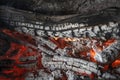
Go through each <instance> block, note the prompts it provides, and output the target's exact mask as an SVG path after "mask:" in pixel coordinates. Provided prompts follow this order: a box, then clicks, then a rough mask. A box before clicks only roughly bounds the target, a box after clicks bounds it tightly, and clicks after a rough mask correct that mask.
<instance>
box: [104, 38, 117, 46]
mask: <svg viewBox="0 0 120 80" xmlns="http://www.w3.org/2000/svg"><path fill="white" fill-rule="evenodd" d="M115 41H116V40H115V39H110V40H107V41H106V42H104V43H103V45H104V46H109V45H110V44H112V43H114V42H115Z"/></svg>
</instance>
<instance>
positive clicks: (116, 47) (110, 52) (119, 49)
mask: <svg viewBox="0 0 120 80" xmlns="http://www.w3.org/2000/svg"><path fill="white" fill-rule="evenodd" d="M119 56H120V41H119V40H118V41H116V42H114V43H112V44H111V45H110V46H108V47H107V48H105V49H104V50H103V51H102V52H101V53H96V56H95V58H96V60H97V61H98V62H100V63H103V64H110V63H112V62H113V61H115V60H116V59H118V58H119Z"/></svg>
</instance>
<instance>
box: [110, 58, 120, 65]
mask: <svg viewBox="0 0 120 80" xmlns="http://www.w3.org/2000/svg"><path fill="white" fill-rule="evenodd" d="M119 66H120V59H117V60H115V61H114V62H113V63H112V67H119Z"/></svg>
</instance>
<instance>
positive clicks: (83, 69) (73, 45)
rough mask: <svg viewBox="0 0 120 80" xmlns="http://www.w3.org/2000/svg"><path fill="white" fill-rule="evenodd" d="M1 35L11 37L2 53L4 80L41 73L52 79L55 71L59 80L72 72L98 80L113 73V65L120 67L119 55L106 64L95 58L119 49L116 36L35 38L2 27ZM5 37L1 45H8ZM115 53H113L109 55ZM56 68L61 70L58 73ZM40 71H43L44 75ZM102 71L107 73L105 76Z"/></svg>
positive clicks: (22, 78)
mask: <svg viewBox="0 0 120 80" xmlns="http://www.w3.org/2000/svg"><path fill="white" fill-rule="evenodd" d="M1 34H3V35H4V36H5V37H4V39H7V38H9V39H10V44H9V47H10V48H9V49H8V50H7V51H6V53H4V55H1V56H0V61H1V63H0V67H2V69H1V73H2V74H4V75H1V76H0V79H1V80H13V79H14V80H25V78H26V77H27V76H28V75H30V76H31V78H32V75H33V78H35V77H38V76H39V75H40V76H42V77H44V78H45V79H46V80H47V77H50V78H51V79H52V78H53V77H52V76H53V73H54V76H55V77H56V78H57V79H60V80H67V79H68V78H70V77H71V76H70V75H71V74H73V72H74V74H75V75H80V76H89V77H90V78H91V79H95V78H96V77H99V76H104V75H106V74H107V75H108V74H109V75H110V73H105V71H108V70H110V68H111V67H112V68H117V67H120V60H119V59H118V58H119V56H118V57H117V56H116V55H115V56H114V57H115V58H113V60H111V61H110V62H109V63H105V64H103V63H101V62H99V60H97V59H96V56H97V58H99V59H101V61H102V59H104V58H105V59H106V58H107V57H102V55H101V54H103V52H105V51H106V52H107V51H108V52H109V49H110V50H111V51H113V50H115V49H117V48H119V47H118V44H117V41H116V40H115V39H110V40H107V41H100V40H97V39H89V38H59V37H54V38H51V37H50V38H44V37H41V38H36V37H35V38H33V37H31V36H27V35H23V34H21V33H18V32H15V31H14V32H13V31H10V30H7V29H4V30H1ZM4 39H1V40H0V41H2V42H3V43H2V44H0V46H2V45H4V46H5V45H6V44H5V43H6V41H4ZM114 45H115V46H117V47H115V49H113V48H112V47H111V46H114ZM0 52H1V51H0ZM115 52H117V54H118V53H119V52H118V51H116V50H115V51H114V54H115ZM110 53H111V52H110ZM112 55H113V53H111V54H110V55H109V56H112ZM118 55H119V54H118ZM115 59H116V60H115ZM7 62H8V63H7ZM3 63H4V65H3ZM7 64H9V66H8V65H7ZM56 69H58V70H60V71H62V72H60V71H58V72H57V71H56ZM40 70H41V71H42V73H44V74H41V73H40V72H39V71H40ZM54 71H56V72H54ZM66 71H68V73H69V74H68V73H66ZM101 72H102V73H105V74H104V75H102V74H101ZM29 73H31V74H29ZM58 73H59V77H58V75H57V74H58ZM55 74H56V75H55ZM60 75H61V76H60ZM75 75H74V76H75ZM6 76H7V77H6ZM69 76H70V77H69ZM40 79H41V78H40Z"/></svg>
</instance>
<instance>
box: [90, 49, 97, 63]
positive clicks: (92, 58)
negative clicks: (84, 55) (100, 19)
mask: <svg viewBox="0 0 120 80" xmlns="http://www.w3.org/2000/svg"><path fill="white" fill-rule="evenodd" d="M95 54H96V53H95V51H94V50H93V49H91V50H90V56H91V61H93V62H96V60H95V59H94V56H95Z"/></svg>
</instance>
